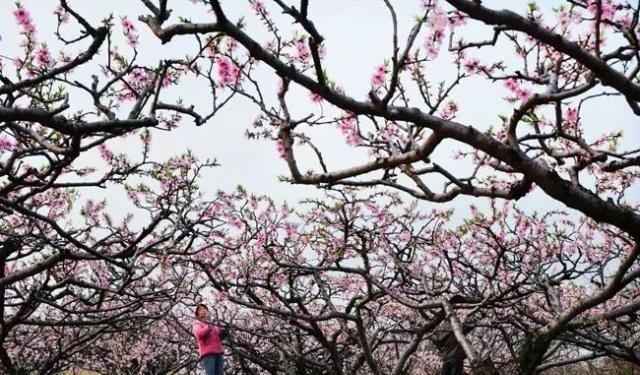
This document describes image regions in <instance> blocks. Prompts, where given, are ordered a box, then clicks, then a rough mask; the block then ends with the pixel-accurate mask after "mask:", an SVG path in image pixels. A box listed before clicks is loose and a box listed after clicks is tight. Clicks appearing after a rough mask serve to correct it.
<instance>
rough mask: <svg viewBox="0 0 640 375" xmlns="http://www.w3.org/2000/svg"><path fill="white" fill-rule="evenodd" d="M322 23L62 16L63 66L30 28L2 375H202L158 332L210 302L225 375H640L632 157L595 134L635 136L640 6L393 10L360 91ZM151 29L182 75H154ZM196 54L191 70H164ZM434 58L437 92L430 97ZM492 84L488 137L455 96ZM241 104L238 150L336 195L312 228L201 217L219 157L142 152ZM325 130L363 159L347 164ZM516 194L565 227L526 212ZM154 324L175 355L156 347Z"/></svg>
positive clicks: (67, 11)
mask: <svg viewBox="0 0 640 375" xmlns="http://www.w3.org/2000/svg"><path fill="white" fill-rule="evenodd" d="M320 3H321V2H316V3H311V2H309V1H308V0H301V1H300V2H299V4H297V3H296V4H295V5H294V4H293V2H284V1H280V0H273V1H272V2H269V3H263V2H261V1H257V0H248V1H247V2H246V5H248V7H247V8H246V10H244V11H242V14H243V17H238V18H236V19H234V18H232V16H231V15H230V14H232V12H231V8H232V5H228V4H224V5H223V4H222V3H221V2H219V1H215V0H206V1H204V0H203V1H198V0H196V1H193V2H192V4H189V3H187V2H184V1H183V2H178V1H175V0H174V1H168V0H157V1H153V0H141V1H140V5H141V6H142V7H143V8H144V9H146V10H145V11H144V13H143V14H138V15H132V14H128V15H124V14H123V15H122V17H120V18H115V17H106V18H105V19H104V20H103V21H102V22H101V23H99V24H92V22H91V21H89V20H88V19H87V18H85V17H83V15H82V14H81V13H80V12H78V11H76V10H74V8H72V7H71V6H70V4H68V3H67V1H65V0H61V1H60V7H59V8H58V9H57V11H56V15H55V17H56V18H57V20H58V29H57V32H56V37H57V39H58V41H59V42H60V43H62V45H64V46H65V47H63V50H62V51H60V52H59V53H52V51H51V50H50V47H49V44H51V43H43V42H41V41H39V40H38V32H37V31H38V28H37V24H36V23H34V20H33V19H32V17H31V16H30V13H29V12H28V11H27V9H26V8H24V7H22V5H20V4H18V5H17V6H16V8H15V9H14V10H13V17H14V18H15V20H16V21H17V24H18V27H19V33H20V40H21V42H20V43H21V44H20V47H21V51H20V55H19V56H13V57H12V61H13V64H5V63H6V61H7V60H6V59H4V57H3V60H2V66H1V67H0V84H1V86H0V99H1V100H2V102H1V103H0V152H1V154H0V163H1V164H0V210H1V211H2V216H1V217H0V246H1V247H0V249H1V251H0V298H1V299H2V302H3V304H2V305H0V308H1V309H2V310H0V319H1V321H0V323H2V324H1V326H0V343H1V344H2V346H1V347H0V363H1V365H0V368H1V369H2V371H3V372H6V373H9V374H11V375H14V374H22V373H25V372H27V373H29V372H33V373H39V374H53V373H59V372H61V371H64V370H68V369H71V368H73V367H82V368H85V369H90V370H94V371H98V372H103V373H108V371H109V367H110V366H116V367H118V368H120V369H122V371H131V372H137V373H141V372H142V373H144V371H147V370H149V369H152V368H153V369H158V368H160V366H162V368H163V369H169V370H176V371H189V369H190V368H192V365H193V358H187V357H184V356H183V352H182V349H183V348H186V347H188V346H189V341H188V340H190V337H189V335H188V334H184V331H180V329H179V325H178V323H176V325H171V326H170V327H166V326H165V328H167V329H166V330H165V328H161V327H162V325H163V324H170V323H168V321H166V320H164V321H163V320H161V319H162V318H165V319H166V316H167V314H169V312H170V311H173V310H174V309H175V305H176V303H179V302H181V303H183V304H184V303H186V304H194V303H196V302H197V301H198V300H199V298H201V297H199V296H200V295H203V294H205V293H212V294H211V298H214V299H212V300H215V301H217V306H218V309H216V313H218V314H219V316H220V317H221V319H223V320H224V321H227V322H229V324H231V327H232V328H234V331H235V333H234V334H233V335H232V336H231V338H230V352H231V353H233V354H234V359H233V361H232V362H231V367H233V370H234V371H236V370H237V371H238V372H244V373H255V372H256V371H260V372H265V373H273V374H276V373H287V374H289V373H313V374H323V373H335V374H347V373H348V374H360V373H362V374H376V375H377V374H386V373H392V374H412V373H424V372H435V371H438V369H439V368H442V370H445V371H446V370H447V369H453V368H456V369H459V368H460V366H461V365H462V364H463V363H465V361H466V363H468V366H469V369H470V371H472V372H473V373H476V374H511V373H520V374H527V375H529V374H534V373H537V372H540V371H545V370H549V369H553V368H555V367H559V366H563V365H565V364H567V363H575V362H580V361H586V360H590V359H593V358H599V357H604V356H607V357H614V358H617V359H619V360H623V361H627V362H630V363H635V364H638V363H639V362H640V356H639V353H638V340H639V338H638V336H637V332H638V331H639V330H638V323H637V322H636V320H637V319H636V313H637V311H638V310H639V309H640V304H639V303H638V300H639V295H638V290H639V289H638V276H640V266H639V262H638V255H639V253H640V248H639V245H638V239H639V237H640V214H638V198H637V190H638V186H637V177H638V166H639V165H640V151H639V149H638V145H637V140H636V139H633V138H631V137H625V136H624V134H625V133H624V132H622V131H619V129H617V128H616V129H613V130H611V131H607V132H604V133H603V134H600V132H599V131H600V130H601V129H602V128H603V127H598V128H597V129H595V130H597V131H594V129H593V128H594V126H593V125H591V124H589V118H588V117H589V116H588V115H587V114H588V113H589V109H590V108H593V107H594V106H596V107H598V106H599V107H600V108H603V111H604V110H607V111H610V110H609V109H607V108H605V106H604V105H603V103H606V104H608V105H611V106H614V108H615V111H613V110H611V112H612V113H614V112H615V114H616V115H617V114H619V113H621V112H625V111H626V112H628V113H629V114H633V115H638V114H640V106H639V104H638V101H639V100H640V89H639V86H638V80H637V74H638V69H640V68H638V66H639V65H638V64H639V63H640V57H639V55H638V50H639V49H640V47H639V45H638V36H637V35H638V33H637V31H638V18H639V16H638V14H639V12H640V9H639V8H638V5H637V4H633V3H630V2H628V1H622V0H593V1H592V0H570V1H556V2H554V6H553V7H547V4H546V3H545V4H544V7H542V5H543V4H542V3H541V4H540V6H539V5H537V4H536V3H535V2H529V3H528V4H519V5H514V9H513V10H496V9H493V8H492V7H491V6H490V5H488V3H489V2H488V1H486V3H487V4H484V3H483V2H481V1H471V0H446V1H442V0H441V1H436V0H425V1H420V2H416V3H415V4H414V10H412V11H413V12H414V13H416V14H418V15H417V16H416V17H413V18H406V19H405V18H401V17H400V15H401V14H402V13H401V12H399V10H400V8H401V7H405V6H407V2H402V5H401V4H400V2H392V1H390V0H381V1H380V2H379V4H380V5H381V6H383V8H382V9H385V11H386V12H387V13H388V16H389V21H388V24H389V25H390V26H389V28H390V30H391V32H390V33H389V51H390V52H389V54H388V56H387V58H386V59H381V61H379V62H378V63H376V64H375V66H373V67H372V70H371V74H370V77H367V82H366V86H367V90H365V91H364V92H361V93H357V92H356V93H353V92H349V91H350V89H349V88H344V87H343V85H342V84H341V82H336V81H334V80H333V79H332V71H331V70H330V69H329V68H328V66H332V65H331V64H330V61H329V57H328V54H329V53H330V52H331V45H329V43H327V42H326V41H325V39H324V38H323V30H325V31H326V30H327V28H328V27H329V26H327V25H321V24H320V23H316V22H315V19H314V13H313V12H314V9H315V7H319V6H321V4H320ZM235 4H236V5H235V6H237V4H238V3H237V2H236V3H235ZM190 8H191V9H192V10H193V11H190V10H189V9H190ZM233 9H234V10H237V8H233ZM403 9H404V8H403ZM115 11H116V12H117V9H116V10H115ZM123 13H124V11H123ZM194 15H197V16H194ZM137 16H139V17H137ZM356 17H360V15H354V18H356ZM260 28H262V30H261V31H260ZM143 30H144V31H143ZM483 30H484V31H488V34H489V38H488V39H487V40H482V39H477V40H476V39H474V37H475V35H479V34H481V33H482V31H483ZM142 32H145V33H147V34H148V35H151V36H154V37H156V38H157V39H158V40H159V41H161V42H162V43H164V44H166V45H167V48H165V49H162V51H163V54H164V56H165V57H166V56H169V57H166V58H161V59H158V61H154V62H153V63H152V64H149V63H148V60H145V61H144V62H143V61H142V60H141V59H140V56H138V54H137V51H138V49H139V47H140V43H141V42H140V41H141V38H140V33H142ZM344 33H349V30H345V31H344ZM116 35H118V36H120V37H122V38H121V41H122V43H120V42H118V40H117V38H116ZM188 40H192V41H193V46H194V47H193V50H192V52H190V53H188V54H187V56H183V55H178V54H177V53H174V50H173V48H172V47H173V46H177V45H178V44H180V45H184V43H182V42H183V41H188ZM119 44H124V45H120V46H118V45H119ZM125 46H126V47H125ZM159 49H160V48H159ZM78 50H79V52H78ZM505 51H515V52H516V57H515V58H513V57H512V58H507V57H503V56H504V54H505V53H504V52H505ZM442 62H444V63H445V64H448V66H449V69H447V72H448V73H447V75H444V74H443V77H434V76H433V75H432V71H434V70H433V69H432V68H433V67H434V66H436V65H437V64H442ZM333 66H335V65H333ZM87 72H88V73H87ZM185 78H190V79H196V80H198V81H201V82H205V83H206V84H208V85H209V90H208V92H207V93H206V94H207V95H210V99H211V100H210V102H209V103H210V108H207V109H206V111H205V113H199V112H197V111H195V110H194V107H192V106H191V105H188V104H185V103H184V102H183V101H181V100H176V99H175V98H174V97H173V96H172V94H171V91H170V89H171V88H172V87H174V86H176V85H179V84H180V80H182V79H185ZM273 78H277V79H278V80H279V81H280V85H279V87H277V88H275V92H272V93H270V94H271V95H269V94H267V93H266V92H265V88H266V87H270V82H271V81H272V80H273ZM479 84H482V85H484V86H482V90H487V91H486V92H487V93H495V95H496V97H495V98H491V100H489V99H488V98H485V97H486V95H485V94H479V96H481V97H482V98H483V99H487V103H496V108H498V107H500V106H499V105H498V104H497V103H499V102H500V101H501V99H504V103H500V104H501V105H503V106H502V107H500V108H507V109H506V110H505V111H506V112H505V111H503V110H500V111H498V110H497V111H496V113H495V117H494V118H493V119H492V121H493V123H492V125H491V126H489V127H485V126H483V124H480V123H475V122H474V116H473V115H474V114H473V113H471V114H470V113H469V112H468V111H469V109H468V108H470V107H471V104H469V103H465V101H463V100H457V99H456V98H457V97H458V96H459V95H460V93H461V92H466V91H469V90H471V89H473V88H475V87H477V85H479ZM300 94H303V95H300ZM487 95H488V94H487ZM234 97H243V98H245V99H248V100H249V101H251V102H252V103H254V104H255V105H256V109H257V111H259V113H260V115H259V116H258V118H257V119H256V121H255V122H254V123H253V124H248V125H249V129H248V130H247V135H248V136H249V137H250V138H254V139H261V140H263V141H264V140H266V141H271V142H275V145H276V148H277V150H278V152H279V154H280V156H281V158H282V159H283V162H284V163H285V164H286V166H287V167H288V169H289V171H290V176H289V177H288V180H289V181H290V182H293V183H297V184H309V185H318V186H320V187H325V188H331V189H338V188H339V189H342V191H340V192H334V193H331V194H332V196H329V197H325V199H323V200H320V201H309V202H306V203H305V204H302V205H301V208H300V209H297V210H291V209H290V208H288V207H286V206H285V207H283V208H276V205H275V204H274V203H272V202H270V201H269V199H267V198H259V197H251V196H250V195H248V194H247V193H246V192H244V191H243V190H238V191H236V192H219V193H218V194H217V195H215V196H212V197H211V198H207V197H206V196H205V195H204V194H203V192H202V190H201V188H199V186H198V184H197V181H198V176H199V175H200V173H201V171H202V169H205V168H208V167H211V166H213V165H214V163H213V162H209V161H204V162H200V161H198V158H196V157H195V156H194V155H192V154H191V153H188V152H187V153H184V154H181V155H179V156H174V157H170V158H168V159H167V160H164V161H161V160H158V159H156V158H155V157H152V156H151V155H152V153H151V150H152V142H151V138H152V137H151V135H152V132H151V130H153V131H162V130H170V131H173V132H176V134H179V132H180V129H175V128H176V127H177V126H178V125H180V124H182V123H183V122H182V119H183V117H186V118H188V119H189V120H190V121H189V122H191V120H192V121H193V122H195V124H196V125H203V124H206V123H207V121H208V120H209V119H211V118H212V117H213V116H215V114H216V113H217V112H218V110H219V109H220V108H221V107H222V106H224V105H225V104H226V103H227V102H228V101H229V100H231V99H232V98H234ZM301 97H303V98H308V103H304V104H305V105H304V106H303V105H301V100H300V98H301ZM477 98H478V96H476V97H474V98H473V99H475V100H477ZM78 103H80V104H78ZM72 105H74V106H77V107H72ZM483 105H484V104H483ZM309 106H311V107H309ZM486 107H489V106H486ZM307 108H311V109H310V110H309V111H308V112H307ZM471 112H473V111H471ZM589 125H590V126H589ZM616 127H619V128H624V127H625V124H622V123H621V124H617V125H616ZM318 129H328V131H329V132H330V131H335V132H336V135H337V138H341V139H342V138H343V139H344V141H345V143H346V145H347V147H349V148H350V149H352V150H350V152H355V153H360V154H359V156H358V157H356V158H353V159H346V158H339V159H336V158H335V157H333V156H332V155H331V154H332V152H333V151H334V150H335V147H334V146H335V142H334V143H331V144H326V142H325V139H324V138H323V137H322V136H318V133H317V130H318ZM621 130H625V131H626V132H631V133H632V134H633V132H634V131H635V128H633V127H628V128H625V129H621ZM331 138H332V139H335V138H336V137H331ZM118 140H120V141H122V142H131V143H134V144H135V146H133V147H135V148H129V149H128V150H132V149H135V150H138V151H139V152H138V153H136V154H135V155H131V154H126V153H121V152H119V151H118V150H117V149H115V148H114V147H111V146H112V145H115V143H116V141H118ZM129 146H130V147H131V145H129ZM308 149H310V150H311V152H310V153H307V154H305V153H304V152H306V151H305V150H308ZM452 150H457V152H456V153H455V154H454V155H453V157H451V156H450V154H451V151H452ZM301 155H302V156H301ZM308 155H312V156H313V158H315V161H317V165H318V166H319V167H318V169H313V166H312V165H309V164H308V163H309V160H310V159H309V158H308V157H306V156H308ZM349 160H364V161H363V162H361V163H360V164H357V162H353V163H354V164H351V162H350V161H349ZM358 187H360V188H365V187H367V188H368V187H383V188H385V189H387V190H384V191H385V192H377V193H372V194H371V195H370V196H369V195H361V194H358V193H355V192H352V191H351V189H352V188H354V189H355V188H358ZM438 187H440V188H439V189H438ZM104 188H108V189H109V191H110V192H115V194H116V195H117V194H118V192H119V193H120V195H121V196H122V197H121V199H122V201H121V202H123V203H122V204H121V205H119V207H126V209H125V210H124V211H125V212H124V213H122V215H119V217H118V215H115V214H114V212H115V210H114V209H113V208H111V207H113V206H110V205H109V203H108V202H107V201H103V200H102V199H95V198H94V196H100V195H101V193H100V192H101V191H102V190H103V189H104ZM394 189H395V190H398V191H401V192H403V193H404V194H407V195H409V196H411V197H413V198H415V201H414V202H413V203H410V204H406V203H404V202H402V199H401V198H399V197H398V196H395V195H393V194H390V193H389V192H388V190H394ZM354 191H355V190H354ZM634 192H636V195H634ZM207 193H211V192H207ZM88 197H91V199H89V198H88ZM465 198H472V199H475V200H476V201H477V206H474V207H472V208H471V214H470V215H469V216H468V217H467V218H466V220H464V222H463V223H462V224H460V225H455V224H449V223H447V222H448V221H450V220H451V213H450V212H449V211H447V210H435V211H433V212H429V211H427V212H423V211H422V210H421V209H420V208H419V207H418V205H417V204H416V202H417V201H418V200H422V201H428V202H437V203H443V202H452V201H454V202H455V201H462V200H463V199H465ZM480 198H482V199H480ZM521 198H524V199H530V198H535V199H538V200H539V201H540V202H544V203H543V204H544V205H549V206H554V209H549V210H543V211H542V212H539V213H532V212H529V211H527V210H525V209H523V208H522V207H520V206H519V204H518V203H516V202H515V201H517V200H519V199H521ZM539 206H542V204H539ZM556 208H557V209H556ZM207 288H213V290H209V289H207ZM185 301H186V302H185ZM183 317H184V315H181V316H179V319H182V318H183ZM181 322H182V320H181ZM153 324H157V325H156V326H154V325H153ZM150 327H160V328H158V329H159V330H161V331H163V332H168V333H169V334H170V335H175V336H176V337H178V338H179V339H180V340H182V341H180V340H178V341H180V342H178V341H176V346H175V348H173V349H175V350H173V351H172V350H171V349H170V348H167V347H166V346H163V345H159V346H156V345H155V344H156V343H155V342H154V341H153V340H152V339H151V338H150V337H149V336H148V335H153V334H155V333H156V331H154V330H153V328H150ZM179 335H182V336H179ZM126 345H136V348H137V351H134V352H132V353H128V354H132V355H131V356H117V355H116V356H114V357H110V356H103V357H102V358H101V360H103V361H102V362H101V363H95V362H92V361H90V360H91V359H92V355H95V354H92V353H94V352H91V349H92V348H94V349H100V350H105V351H109V350H112V351H111V352H110V353H111V354H114V353H116V354H117V353H123V352H122V351H121V350H122V347H123V346H126ZM110 348H113V349H110ZM150 351H154V353H164V352H165V351H166V352H167V353H172V354H171V356H169V357H171V358H172V359H173V360H171V358H170V360H169V362H167V363H164V362H162V363H160V362H161V361H155V359H156V358H155V357H154V358H149V357H148V355H149V353H150ZM93 359H95V358H93ZM92 364H93V365H95V367H92ZM154 366H156V367H154ZM151 371H153V370H151ZM158 371H160V370H158Z"/></svg>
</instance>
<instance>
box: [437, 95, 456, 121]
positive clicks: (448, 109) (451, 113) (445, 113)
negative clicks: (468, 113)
mask: <svg viewBox="0 0 640 375" xmlns="http://www.w3.org/2000/svg"><path fill="white" fill-rule="evenodd" d="M457 113H458V104H456V102H454V101H452V100H450V101H449V102H447V105H446V106H445V107H444V109H443V110H442V111H441V112H440V117H442V118H444V119H447V120H450V119H452V118H454V117H455V116H456V114H457Z"/></svg>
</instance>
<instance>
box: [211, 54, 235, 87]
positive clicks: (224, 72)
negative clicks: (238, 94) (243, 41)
mask: <svg viewBox="0 0 640 375" xmlns="http://www.w3.org/2000/svg"><path fill="white" fill-rule="evenodd" d="M216 65H217V66H218V83H220V85H222V86H227V85H231V84H237V83H238V81H239V79H240V68H239V67H238V66H237V65H236V64H235V63H234V62H233V61H232V60H231V59H230V58H228V57H226V56H219V57H216Z"/></svg>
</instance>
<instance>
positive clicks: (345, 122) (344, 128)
mask: <svg viewBox="0 0 640 375" xmlns="http://www.w3.org/2000/svg"><path fill="white" fill-rule="evenodd" d="M338 128H339V129H340V131H341V132H342V135H343V136H344V137H345V140H346V141H347V144H348V145H349V146H354V147H355V146H358V145H360V142H361V139H360V134H359V133H358V127H357V124H356V117H355V116H353V115H347V116H346V117H344V118H342V119H341V120H340V121H339V122H338Z"/></svg>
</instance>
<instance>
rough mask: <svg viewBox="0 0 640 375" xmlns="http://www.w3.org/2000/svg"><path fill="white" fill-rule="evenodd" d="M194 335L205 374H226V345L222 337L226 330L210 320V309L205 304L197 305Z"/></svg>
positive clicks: (193, 327)
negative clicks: (223, 343)
mask: <svg viewBox="0 0 640 375" xmlns="http://www.w3.org/2000/svg"><path fill="white" fill-rule="evenodd" d="M192 332H193V335H194V336H195V338H196V342H197V343H198V353H199V354H200V360H201V361H202V365H203V367H204V371H205V375H223V374H224V346H223V345H222V339H223V338H224V337H225V330H224V329H222V328H221V327H219V326H217V325H214V324H212V323H211V322H210V321H209V309H208V308H207V306H205V305H198V307H196V319H195V320H194V321H193V326H192Z"/></svg>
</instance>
